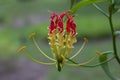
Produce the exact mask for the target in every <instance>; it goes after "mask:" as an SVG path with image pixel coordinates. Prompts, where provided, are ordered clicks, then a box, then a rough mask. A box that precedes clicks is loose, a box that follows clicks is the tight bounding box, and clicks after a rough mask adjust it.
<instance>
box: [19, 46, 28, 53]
mask: <svg viewBox="0 0 120 80" xmlns="http://www.w3.org/2000/svg"><path fill="white" fill-rule="evenodd" d="M25 48H26V46H22V47H20V48H19V49H18V50H17V52H22V51H23V50H24V49H25Z"/></svg>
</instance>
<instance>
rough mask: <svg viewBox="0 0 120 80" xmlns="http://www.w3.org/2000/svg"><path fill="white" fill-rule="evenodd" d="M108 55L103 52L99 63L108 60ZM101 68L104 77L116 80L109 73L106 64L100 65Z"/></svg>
mask: <svg viewBox="0 0 120 80" xmlns="http://www.w3.org/2000/svg"><path fill="white" fill-rule="evenodd" d="M108 54H109V52H104V53H103V54H101V55H100V56H99V62H100V63H102V62H105V61H106V60H107V58H108ZM101 67H102V69H103V70H104V72H105V73H106V75H107V76H108V77H109V78H110V79H111V80H117V78H115V77H114V76H113V75H112V74H111V72H110V69H109V66H108V62H106V63H104V64H101Z"/></svg>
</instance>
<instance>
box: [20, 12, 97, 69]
mask: <svg viewBox="0 0 120 80" xmlns="http://www.w3.org/2000/svg"><path fill="white" fill-rule="evenodd" d="M69 13H70V10H68V11H66V12H63V13H61V14H56V13H54V12H52V14H51V17H50V25H49V26H48V30H49V32H48V36H49V37H48V39H49V45H50V47H51V51H52V54H53V58H51V57H49V56H48V55H47V54H45V53H44V52H43V51H42V50H41V49H40V47H39V45H38V44H37V42H36V40H35V38H34V36H35V33H34V32H33V33H31V34H30V35H29V38H31V39H32V40H33V42H34V44H35V46H36V48H37V49H38V50H39V52H40V53H41V54H43V55H44V56H45V57H46V58H48V59H49V60H51V61H53V63H46V62H40V61H38V60H37V59H35V58H34V57H32V56H31V55H30V54H28V53H27V52H26V55H27V56H28V57H29V58H30V59H32V60H33V61H35V62H37V63H40V64H45V65H53V64H56V66H57V69H58V71H61V69H62V68H63V65H64V64H66V65H70V66H80V65H86V64H87V63H89V62H91V61H92V60H93V59H94V58H95V57H93V58H91V59H90V60H88V61H87V62H84V63H81V64H69V63H67V62H68V61H71V60H72V59H73V58H75V57H76V56H77V55H78V54H79V53H80V52H81V51H82V49H83V48H84V46H85V44H86V42H87V41H88V40H87V38H84V42H83V44H82V46H81V47H80V49H79V50H78V51H77V52H76V53H75V54H74V55H73V56H71V57H70V58H67V56H68V55H69V54H70V53H71V52H72V49H73V48H74V46H73V44H74V43H76V42H77V40H76V35H77V32H76V24H75V22H74V15H69ZM64 17H66V18H67V19H66V18H65V20H66V21H65V22H64ZM64 23H66V24H64ZM24 48H26V46H23V47H21V48H20V49H19V50H18V51H19V52H21V50H23V49H24Z"/></svg>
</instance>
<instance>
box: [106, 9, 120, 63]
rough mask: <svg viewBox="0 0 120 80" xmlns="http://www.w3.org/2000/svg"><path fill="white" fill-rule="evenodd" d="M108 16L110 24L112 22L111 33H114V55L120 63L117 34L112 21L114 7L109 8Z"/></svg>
mask: <svg viewBox="0 0 120 80" xmlns="http://www.w3.org/2000/svg"><path fill="white" fill-rule="evenodd" d="M108 18H109V24H110V28H111V34H112V43H113V50H114V56H115V58H116V60H117V62H118V63H119V64H120V59H119V57H118V54H117V47H116V35H115V34H114V33H115V30H114V27H113V22H112V9H111V8H109V17H108Z"/></svg>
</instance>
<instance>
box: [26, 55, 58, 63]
mask: <svg viewBox="0 0 120 80" xmlns="http://www.w3.org/2000/svg"><path fill="white" fill-rule="evenodd" d="M25 54H26V55H27V56H28V58H29V59H31V60H32V61H34V62H36V63H39V64H44V65H53V64H55V63H56V62H54V63H46V62H41V61H38V60H37V59H35V58H33V57H32V56H31V55H30V54H29V53H25Z"/></svg>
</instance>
